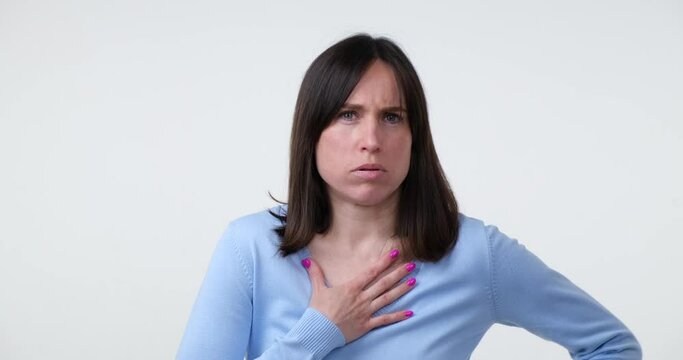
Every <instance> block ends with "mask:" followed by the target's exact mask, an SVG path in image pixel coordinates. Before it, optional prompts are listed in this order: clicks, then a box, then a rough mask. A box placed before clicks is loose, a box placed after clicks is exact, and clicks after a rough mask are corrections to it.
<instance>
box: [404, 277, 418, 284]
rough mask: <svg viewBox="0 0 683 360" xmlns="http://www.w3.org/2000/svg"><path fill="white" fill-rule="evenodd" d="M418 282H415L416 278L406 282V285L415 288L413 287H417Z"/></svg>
mask: <svg viewBox="0 0 683 360" xmlns="http://www.w3.org/2000/svg"><path fill="white" fill-rule="evenodd" d="M416 282H417V280H415V278H410V279H409V280H408V281H407V282H406V284H407V285H408V286H413V285H415V283H416Z"/></svg>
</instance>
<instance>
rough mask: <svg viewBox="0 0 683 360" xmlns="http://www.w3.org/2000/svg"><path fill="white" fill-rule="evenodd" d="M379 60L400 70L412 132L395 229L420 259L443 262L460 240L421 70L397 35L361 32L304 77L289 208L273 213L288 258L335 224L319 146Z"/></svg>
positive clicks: (341, 43) (281, 249) (295, 131)
mask: <svg viewBox="0 0 683 360" xmlns="http://www.w3.org/2000/svg"><path fill="white" fill-rule="evenodd" d="M375 59H380V60H382V61H384V62H385V63H386V64H387V65H389V66H390V67H391V68H392V69H393V71H394V74H395V76H396V80H397V82H398V87H399V89H400V91H401V95H402V98H403V101H404V102H405V104H406V110H407V118H408V122H409V124H410V131H411V135H412V148H411V157H410V168H409V170H408V174H407V176H406V178H405V180H404V181H403V183H402V184H401V186H400V189H399V191H400V200H399V205H398V212H397V219H396V220H397V221H396V229H395V235H397V236H398V237H399V238H400V241H401V245H402V247H403V249H405V250H407V251H408V254H412V256H414V257H415V258H416V259H419V260H422V261H438V260H439V259H441V258H442V257H443V256H444V255H446V253H447V252H448V251H449V250H451V249H452V248H453V247H454V246H455V244H456V242H457V240H458V239H457V236H458V230H459V228H460V223H459V221H458V204H457V202H456V200H455V196H454V195H453V192H452V191H451V188H450V186H449V184H448V180H447V179H446V176H445V175H444V173H443V170H442V168H441V164H440V163H439V158H438V157H437V155H436V150H435V149H434V143H433V141H432V135H431V131H430V129H429V118H428V115H427V101H426V99H425V95H424V91H423V89H422V84H421V83H420V79H419V78H418V75H417V72H416V71H415V69H414V68H413V65H412V64H411V63H410V61H409V60H408V57H406V55H405V54H404V53H403V51H401V49H400V48H399V47H398V46H397V45H396V44H395V43H394V42H392V41H391V40H389V39H387V38H385V37H379V38H373V37H371V36H370V35H367V34H357V35H354V36H351V37H348V38H346V39H343V40H341V41H339V42H337V43H336V44H334V45H333V46H331V47H330V48H328V49H327V50H325V51H324V52H323V53H322V54H320V55H319V56H318V57H317V58H316V59H315V60H314V61H313V63H312V64H311V66H310V67H309V68H308V70H307V71H306V74H305V76H304V79H303V81H302V83H301V88H300V90H299V95H298V98H297V101H296V108H295V110H294V123H293V124H292V134H291V142H290V157H289V203H288V204H287V213H286V214H283V215H280V214H275V213H273V212H272V211H270V213H271V215H273V216H275V217H276V218H278V219H280V220H281V221H282V226H281V227H278V228H276V229H275V230H274V231H275V232H276V233H277V234H278V235H279V236H280V238H281V239H282V242H281V244H280V247H279V252H280V254H281V255H282V256H287V255H290V254H292V253H295V252H297V251H299V250H300V249H302V248H304V247H305V246H307V245H308V243H309V242H310V241H311V240H312V239H313V236H314V235H315V233H325V232H326V231H327V230H328V229H329V227H330V225H331V224H330V223H331V216H330V215H331V212H330V202H329V198H328V194H327V191H326V184H325V182H324V181H323V179H322V178H321V177H320V174H319V173H318V169H317V167H316V162H315V148H316V144H317V142H318V140H319V139H320V134H321V133H322V131H323V130H324V129H325V128H326V127H327V126H328V125H329V124H330V122H331V121H332V119H333V117H334V115H335V114H336V113H337V112H338V111H339V110H340V109H341V107H342V106H343V104H344V102H345V101H346V99H347V98H348V97H349V96H350V94H351V92H352V91H353V89H354V88H355V86H356V84H357V83H358V82H359V81H360V79H361V77H362V76H363V74H364V72H365V71H366V70H367V68H368V67H369V65H370V64H371V63H372V61H373V60H375ZM271 198H272V199H273V200H275V201H277V202H278V203H280V204H285V203H284V202H281V201H279V200H277V199H275V198H274V197H273V196H272V195H271Z"/></svg>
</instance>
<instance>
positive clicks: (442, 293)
mask: <svg viewBox="0 0 683 360" xmlns="http://www.w3.org/2000/svg"><path fill="white" fill-rule="evenodd" d="M271 210H273V211H274V212H276V213H278V212H279V213H283V212H284V211H286V206H276V207H273V208H272V209H271ZM459 218H460V221H461V228H460V234H459V240H458V242H457V244H456V246H455V248H454V250H453V251H451V252H450V253H448V254H447V255H446V256H445V257H444V258H442V259H441V260H440V261H438V262H436V263H429V262H427V263H423V262H420V261H416V262H415V263H416V265H417V266H416V268H415V270H413V272H412V273H411V274H409V276H414V277H416V278H417V285H416V287H415V288H414V289H413V290H411V291H409V292H408V293H407V294H405V295H404V296H402V297H400V298H399V299H398V300H396V301H394V302H393V303H392V304H389V305H387V306H386V307H384V308H382V309H380V310H379V311H378V312H377V313H376V314H381V313H387V312H393V311H399V310H406V309H410V310H412V311H414V313H415V315H414V316H413V317H411V318H409V319H407V320H404V321H401V322H398V323H394V324H391V325H387V326H383V327H380V328H375V329H373V330H371V331H370V332H368V333H366V334H365V335H363V336H362V337H360V338H359V339H357V340H355V341H352V342H350V343H348V344H345V340H344V336H343V335H342V333H341V331H340V330H339V328H337V326H336V325H335V324H334V323H332V322H331V321H329V320H328V319H327V318H326V317H325V316H324V315H322V314H321V313H319V312H318V311H316V310H314V309H313V308H309V307H308V303H309V299H310V295H311V284H310V280H309V277H308V274H307V272H306V269H304V268H303V267H302V266H301V260H302V259H304V258H306V257H307V256H308V255H309V253H308V249H302V250H300V251H299V252H297V253H295V254H292V255H290V256H287V257H286V258H282V257H280V256H279V255H278V254H277V248H278V243H279V238H278V236H277V235H276V234H275V233H274V232H273V231H272V229H273V228H275V227H277V226H279V225H281V224H280V221H279V220H277V219H275V218H274V217H273V216H272V215H270V214H269V213H268V212H267V211H266V210H264V211H261V212H258V213H254V214H250V215H247V216H243V217H241V218H239V219H237V220H234V221H232V222H231V223H230V224H229V225H228V227H227V229H226V230H225V232H224V234H223V236H222V238H221V239H220V241H219V243H218V246H217V247H216V250H215V252H214V254H213V257H212V259H211V264H210V265H209V269H208V271H207V273H206V276H205V279H204V282H203V284H202V287H201V290H200V291H199V295H198V297H197V299H196V302H195V305H194V308H193V310H192V314H191V316H190V319H189V322H188V324H187V328H186V330H185V335H184V337H183V340H182V342H181V344H180V349H179V351H178V355H177V359H183V360H184V359H228V360H233V359H234V360H241V359H243V358H244V356H245V354H246V356H247V358H248V359H262V360H266V359H268V360H271V359H278V360H282V359H296V360H302V359H322V358H325V359H329V360H337V359H344V360H348V359H436V360H439V359H449V360H451V359H469V357H470V354H471V353H472V351H473V350H474V348H475V347H476V346H477V344H478V343H479V341H480V340H481V338H482V337H483V336H484V334H485V333H486V331H487V330H488V329H489V328H490V327H491V326H492V325H493V324H494V323H501V324H506V325H511V326H518V327H522V328H525V329H527V330H528V331H530V332H532V333H534V334H536V335H538V336H540V337H542V338H544V339H547V340H550V341H554V342H556V343H558V344H560V345H562V346H563V347H565V348H566V349H567V350H568V351H569V353H570V354H571V356H572V358H574V359H641V349H640V345H639V344H638V342H637V340H636V339H635V337H634V336H633V334H632V333H631V332H630V331H629V330H628V329H627V328H626V327H625V326H624V324H622V323H621V322H620V321H619V320H618V319H617V318H616V317H614V315H612V314H611V313H610V312H609V311H607V309H605V308H604V307H603V306H601V305H600V304H599V303H598V302H597V301H595V300H594V299H593V298H591V297H590V296H589V295H588V294H586V293H585V292H584V291H582V290H581V289H579V288H578V287H577V286H576V285H574V284H573V283H571V282H570V281H569V280H567V279H566V278H565V277H564V276H562V275H561V274H559V273H558V272H556V271H554V270H552V269H550V268H549V267H548V266H546V265H545V264H544V263H543V262H541V260H539V259H538V258H537V257H536V256H535V255H533V254H532V253H531V252H529V251H528V250H527V249H526V248H525V247H524V246H523V245H521V244H519V243H518V242H517V241H516V240H514V239H511V238H509V237H508V236H506V235H505V234H504V233H502V232H501V231H499V230H498V228H497V227H496V226H493V225H485V224H484V223H483V222H482V221H481V220H479V219H476V218H472V217H468V216H465V215H463V214H462V213H460V214H459ZM406 278H407V277H406Z"/></svg>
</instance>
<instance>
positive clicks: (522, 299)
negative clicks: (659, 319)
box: [486, 225, 642, 360]
mask: <svg viewBox="0 0 683 360" xmlns="http://www.w3.org/2000/svg"><path fill="white" fill-rule="evenodd" d="M486 235H487V238H488V246H489V259H490V264H491V268H490V271H491V277H490V282H491V284H490V287H491V294H492V298H493V313H494V317H495V321H496V322H498V323H501V324H505V325H511V326H518V327H522V328H525V329H527V330H528V331H530V332H532V333H533V334H536V335H538V336H540V337H542V338H544V339H547V340H551V341H553V342H556V343H558V344H560V345H562V346H564V347H565V348H566V349H567V350H568V351H569V353H570V354H571V356H572V358H573V359H582V360H583V359H629V360H630V359H642V351H641V348H640V344H639V343H638V341H637V340H636V338H635V336H634V335H633V334H632V333H631V331H629V329H628V328H626V326H625V325H624V324H623V323H622V322H621V321H619V319H617V318H616V317H615V316H614V315H612V313H610V312H609V311H608V310H607V309H605V308H604V307H603V306H602V305H601V304H600V303H598V302H597V301H596V300H595V299H593V298H592V297H591V296H590V295H588V294H587V293H586V292H584V291H583V290H581V289H580V288H579V287H577V286H576V285H574V284H573V283H572V282H571V281H569V280H568V279H567V278H566V277H564V276H563V275H562V274H560V273H558V272H556V271H554V270H553V269H551V268H549V267H548V266H547V265H545V264H544V263H543V262H542V261H541V260H540V259H539V258H538V257H536V256H535V255H534V254H533V253H531V252H530V251H528V250H527V249H526V247H524V245H521V244H519V243H518V242H517V240H515V239H511V238H509V237H508V236H507V235H505V234H504V233H502V232H501V231H499V230H498V228H497V227H496V226H493V225H487V226H486Z"/></svg>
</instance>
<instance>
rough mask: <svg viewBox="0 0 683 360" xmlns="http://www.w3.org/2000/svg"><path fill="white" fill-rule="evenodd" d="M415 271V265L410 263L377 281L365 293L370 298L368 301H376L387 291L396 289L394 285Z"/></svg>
mask: <svg viewBox="0 0 683 360" xmlns="http://www.w3.org/2000/svg"><path fill="white" fill-rule="evenodd" d="M414 269H415V263H413V262H409V263H406V264H404V265H403V266H399V267H398V268H396V269H394V270H393V271H392V272H390V273H389V274H387V275H384V277H382V278H381V279H379V280H377V282H376V283H374V284H372V286H370V287H368V289H367V290H365V291H366V293H365V295H366V296H368V299H371V300H372V299H374V298H376V297H378V296H380V295H382V294H383V293H385V292H386V291H387V290H389V289H391V288H392V287H394V285H395V284H396V283H397V282H399V281H400V280H401V279H403V277H405V276H406V275H407V274H409V273H410V272H412V271H413V270H414Z"/></svg>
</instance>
